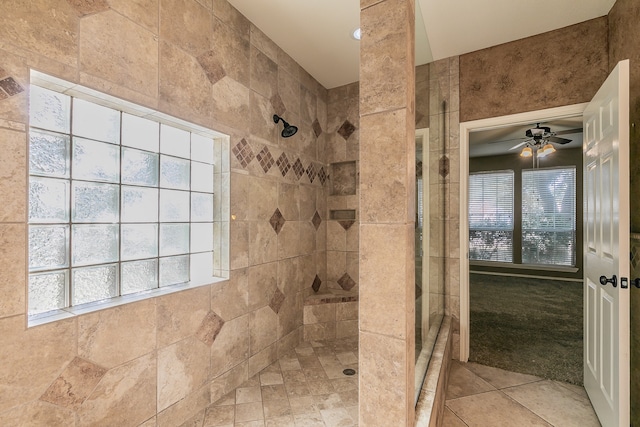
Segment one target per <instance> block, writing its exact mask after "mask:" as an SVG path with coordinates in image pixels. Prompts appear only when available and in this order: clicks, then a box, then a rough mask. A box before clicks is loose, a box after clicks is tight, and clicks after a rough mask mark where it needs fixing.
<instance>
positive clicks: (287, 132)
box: [273, 114, 298, 138]
mask: <svg viewBox="0 0 640 427" xmlns="http://www.w3.org/2000/svg"><path fill="white" fill-rule="evenodd" d="M280 120H282V124H283V126H284V128H283V129H282V132H281V133H280V135H282V137H283V138H289V137H290V136H293V135H295V134H296V132H298V127H297V126H293V125H290V124H289V123H287V122H286V121H285V120H284V119H283V118H282V117H280V116H278V115H277V114H274V115H273V122H274V123H278V122H279V121H280Z"/></svg>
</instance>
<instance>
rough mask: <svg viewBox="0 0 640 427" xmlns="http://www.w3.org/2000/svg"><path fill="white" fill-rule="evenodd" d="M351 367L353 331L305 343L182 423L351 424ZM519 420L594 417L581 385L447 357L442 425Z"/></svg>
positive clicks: (561, 422)
mask: <svg viewBox="0 0 640 427" xmlns="http://www.w3.org/2000/svg"><path fill="white" fill-rule="evenodd" d="M348 368H350V369H354V370H355V371H356V374H355V375H353V376H347V375H345V374H343V370H345V369H348ZM357 370H358V339H357V337H352V338H345V339H341V340H336V341H319V342H305V343H302V344H300V345H299V346H298V347H297V348H296V349H295V350H294V351H291V352H290V353H288V354H285V355H284V356H283V357H281V358H280V359H279V360H278V361H277V362H275V363H274V364H272V365H270V366H268V367H267V368H265V369H264V370H263V371H261V372H260V373H259V374H257V375H256V376H254V377H253V378H251V379H249V380H248V381H247V382H245V383H244V384H242V385H241V386H240V387H238V388H237V389H235V390H234V391H232V392H231V393H229V394H228V395H226V396H224V397H223V398H221V399H220V400H218V401H217V402H215V403H213V404H212V405H211V406H209V407H208V408H206V409H205V410H203V411H201V412H200V413H198V414H196V415H195V416H194V417H193V418H192V419H190V420H189V421H187V422H186V423H184V424H183V426H182V427H240V426H243V427H254V426H255V427H307V426H309V427H312V426H313V427H315V426H318V427H334V426H335V427H338V426H339V427H352V426H357V425H358V373H357ZM524 425H527V426H547V427H548V426H552V427H565V426H566V427H571V426H579V427H591V426H593V427H597V426H600V423H599V422H598V419H597V418H596V415H595V413H594V412H593V409H592V407H591V404H590V403H589V399H588V398H587V395H586V392H585V391H584V389H583V388H582V387H578V386H574V385H571V384H566V383H560V382H557V381H548V380H543V379H542V378H538V377H535V376H532V375H524V374H518V373H514V372H508V371H504V370H502V369H497V368H491V367H488V366H483V365H478V364H475V363H465V364H463V363H460V362H457V361H452V364H451V372H450V376H449V385H448V388H447V395H446V406H445V414H444V420H443V423H442V426H443V427H475V426H477V427H487V426H491V427H499V426H505V427H513V426H524Z"/></svg>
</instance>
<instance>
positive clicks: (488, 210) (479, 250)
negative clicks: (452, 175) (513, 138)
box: [469, 170, 513, 262]
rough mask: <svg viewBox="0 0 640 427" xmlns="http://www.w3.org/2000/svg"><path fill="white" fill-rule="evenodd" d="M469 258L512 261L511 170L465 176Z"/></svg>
mask: <svg viewBox="0 0 640 427" xmlns="http://www.w3.org/2000/svg"><path fill="white" fill-rule="evenodd" d="M469 258H470V259H472V260H481V261H501V262H512V261H513V171H511V170H509V171H495V172H483V173H475V174H471V175H470V176H469Z"/></svg>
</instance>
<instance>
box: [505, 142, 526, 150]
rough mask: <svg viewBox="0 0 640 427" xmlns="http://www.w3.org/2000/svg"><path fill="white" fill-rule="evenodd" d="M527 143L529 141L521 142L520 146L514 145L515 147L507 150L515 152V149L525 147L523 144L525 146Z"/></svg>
mask: <svg viewBox="0 0 640 427" xmlns="http://www.w3.org/2000/svg"><path fill="white" fill-rule="evenodd" d="M529 141H530V140H526V141H522V142H521V143H520V144H516V145H514V146H513V147H511V148H509V151H511V150H515V149H516V148H520V147H522V146H523V145H525V144H526V143H527V142H529Z"/></svg>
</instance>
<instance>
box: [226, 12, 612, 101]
mask: <svg viewBox="0 0 640 427" xmlns="http://www.w3.org/2000/svg"><path fill="white" fill-rule="evenodd" d="M229 2H230V3H231V4H232V5H233V6H234V7H235V8H236V9H238V10H239V11H240V12H241V13H242V14H243V15H245V16H246V17H247V18H248V19H249V20H250V21H251V22H253V23H254V24H255V25H256V26H257V27H258V28H259V29H260V30H262V31H263V32H264V33H265V34H266V35H267V36H268V37H270V38H271V39H272V40H273V41H274V42H275V43H276V44H278V46H280V47H281V48H282V49H283V50H284V51H285V52H287V53H288V54H289V55H290V56H291V57H292V58H293V59H294V60H296V61H297V62H298V63H299V64H300V65H301V66H302V67H303V68H304V69H305V70H307V72H309V73H310V74H311V75H312V76H313V77H314V78H315V79H316V80H318V81H319V82H320V83H321V84H322V85H323V86H324V87H326V88H327V89H331V88H334V87H338V86H342V85H345V84H348V83H353V82H355V81H358V80H359V77H358V76H359V71H358V67H359V55H360V53H359V49H360V44H359V42H358V41H356V40H354V39H353V38H352V37H351V33H352V32H353V30H354V29H355V28H357V27H358V26H359V25H360V24H359V22H360V1H359V0H229ZM415 2H416V64H417V65H421V64H426V63H428V62H432V61H434V60H438V59H442V58H448V57H450V56H456V55H461V54H463V53H467V52H473V51H475V50H479V49H484V48H487V47H490V46H495V45H498V44H501V43H506V42H509V41H512V40H517V39H521V38H524V37H529V36H532V35H535V34H540V33H543V32H546V31H551V30H554V29H558V28H562V27H566V26H568V25H573V24H577V23H578V22H583V21H586V20H588V19H592V18H596V17H599V16H603V15H606V14H607V13H608V12H609V10H610V9H611V7H612V6H613V4H614V3H615V0H517V1H514V0H446V1H443V0H415Z"/></svg>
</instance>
